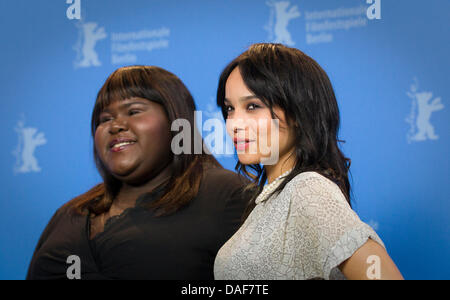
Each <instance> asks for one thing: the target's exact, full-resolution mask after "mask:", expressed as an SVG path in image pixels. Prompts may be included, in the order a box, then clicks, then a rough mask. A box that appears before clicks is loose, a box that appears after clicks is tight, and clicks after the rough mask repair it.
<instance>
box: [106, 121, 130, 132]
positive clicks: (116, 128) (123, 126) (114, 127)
mask: <svg viewBox="0 0 450 300" xmlns="http://www.w3.org/2000/svg"><path fill="white" fill-rule="evenodd" d="M127 130H128V122H127V120H126V118H123V117H117V118H115V119H114V120H112V122H111V127H110V129H109V132H110V133H111V134H116V133H119V132H121V131H127Z"/></svg>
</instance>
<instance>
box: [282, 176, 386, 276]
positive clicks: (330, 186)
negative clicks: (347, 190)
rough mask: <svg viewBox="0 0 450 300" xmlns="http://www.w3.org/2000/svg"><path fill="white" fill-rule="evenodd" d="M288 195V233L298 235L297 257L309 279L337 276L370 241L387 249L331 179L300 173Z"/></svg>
mask: <svg viewBox="0 0 450 300" xmlns="http://www.w3.org/2000/svg"><path fill="white" fill-rule="evenodd" d="M286 195H287V196H288V197H291V206H290V212H289V218H288V222H287V227H288V228H289V227H290V229H288V230H287V232H293V233H295V234H293V241H292V243H293V245H292V246H293V247H294V248H293V249H294V251H296V253H295V255H294V257H295V259H296V260H297V261H298V265H299V266H300V267H301V268H302V270H299V271H300V272H301V273H303V274H304V275H306V277H307V278H316V277H319V278H324V279H330V274H331V273H333V274H336V270H335V268H336V267H337V266H339V265H340V264H341V263H342V262H344V261H345V260H346V259H348V258H349V257H351V256H352V254H353V253H354V252H355V251H356V250H358V249H359V248H360V247H361V246H362V245H363V244H364V243H365V242H366V241H367V239H368V238H371V239H373V240H374V241H376V242H378V243H379V244H380V245H382V246H383V247H384V244H383V242H382V241H381V239H380V238H379V237H378V235H377V234H376V233H375V231H374V230H373V229H372V228H371V227H370V226H368V225H367V224H365V223H363V222H362V221H361V220H360V219H359V217H358V216H357V214H356V213H355V212H354V211H353V210H352V209H351V207H350V205H349V204H348V203H347V200H346V199H345V196H344V195H343V194H342V192H341V191H340V189H339V187H338V186H337V185H336V184H335V183H333V182H332V181H330V180H329V179H328V178H326V177H324V176H322V175H320V174H318V173H315V172H305V173H302V174H299V175H298V176H296V177H295V178H294V179H293V180H292V181H291V182H290V183H289V184H288V185H286ZM332 271H333V272H332ZM338 273H340V272H338ZM331 277H333V275H332V276H331Z"/></svg>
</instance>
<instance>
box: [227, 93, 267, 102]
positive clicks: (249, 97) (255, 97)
mask: <svg viewBox="0 0 450 300" xmlns="http://www.w3.org/2000/svg"><path fill="white" fill-rule="evenodd" d="M252 99H259V98H258V97H257V96H256V95H249V96H244V97H240V98H239V101H241V102H245V101H249V100H252ZM223 102H228V103H231V101H230V100H228V99H227V98H225V99H224V101H223Z"/></svg>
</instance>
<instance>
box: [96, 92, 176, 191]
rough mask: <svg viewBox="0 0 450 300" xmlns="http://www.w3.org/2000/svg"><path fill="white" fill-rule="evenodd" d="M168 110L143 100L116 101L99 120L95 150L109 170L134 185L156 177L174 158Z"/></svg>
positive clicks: (103, 112)
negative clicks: (171, 147) (171, 148)
mask: <svg viewBox="0 0 450 300" xmlns="http://www.w3.org/2000/svg"><path fill="white" fill-rule="evenodd" d="M170 139H171V135H170V125H169V120H168V118H167V115H166V112H165V110H164V107H163V106H162V105H160V104H158V103H156V102H152V101H149V100H147V99H143V98H129V99H125V100H122V101H113V102H112V103H111V104H110V105H109V106H108V107H106V108H105V109H104V110H103V111H102V112H101V113H100V116H99V125H98V127H97V129H96V131H95V137H94V141H95V149H96V151H97V154H98V157H99V158H100V160H101V161H102V163H103V164H104V166H105V167H106V169H107V170H108V171H109V172H110V173H111V174H112V175H113V176H114V177H116V178H117V179H119V180H121V181H122V182H127V183H130V184H139V183H143V182H146V181H148V180H150V179H151V178H153V177H154V176H156V175H157V174H158V173H159V172H160V171H161V170H162V168H164V167H165V166H166V165H167V163H168V162H169V159H170V158H171V150H170Z"/></svg>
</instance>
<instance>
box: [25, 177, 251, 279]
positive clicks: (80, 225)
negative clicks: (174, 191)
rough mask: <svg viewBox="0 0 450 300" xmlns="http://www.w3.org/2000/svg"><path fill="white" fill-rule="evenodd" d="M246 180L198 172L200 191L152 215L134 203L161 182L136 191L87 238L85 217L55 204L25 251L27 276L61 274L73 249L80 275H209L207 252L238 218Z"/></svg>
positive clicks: (55, 276) (235, 226)
mask: <svg viewBox="0 0 450 300" xmlns="http://www.w3.org/2000/svg"><path fill="white" fill-rule="evenodd" d="M247 183H248V182H247V181H245V180H244V179H243V177H242V176H240V175H237V174H235V173H234V172H231V171H229V170H226V169H223V168H213V169H208V170H205V171H204V176H203V180H202V182H201V185H200V190H199V193H198V195H197V197H195V198H194V199H193V200H192V201H191V203H190V204H188V205H187V206H185V207H184V208H182V209H181V210H179V211H177V212H176V213H174V214H172V215H169V216H163V217H155V216H153V214H152V213H151V211H149V210H148V209H146V208H144V207H143V206H142V204H144V203H148V201H153V200H155V199H157V197H158V196H160V195H161V191H162V189H158V190H155V191H153V192H152V193H150V194H145V195H142V196H140V197H139V198H138V199H137V201H136V206H135V207H132V208H128V209H126V210H124V211H123V212H122V214H120V215H119V216H116V217H112V218H110V219H109V220H108V221H107V222H106V224H105V226H104V231H103V232H100V233H98V234H97V235H96V236H95V237H94V238H93V239H92V240H90V239H89V233H90V228H89V226H90V221H89V220H90V217H89V216H86V215H74V214H72V213H69V211H68V210H67V209H62V208H60V209H58V210H57V211H56V213H55V214H54V215H53V217H52V219H51V220H50V222H49V223H48V225H47V227H46V228H45V230H44V232H43V233H42V235H41V237H40V240H39V242H38V244H37V247H36V250H35V252H34V254H33V257H32V260H31V263H30V266H29V269H28V274H27V279H67V275H66V274H67V270H68V268H69V267H71V266H72V265H73V263H74V261H69V262H67V258H68V257H69V256H71V255H77V256H78V257H79V258H80V263H81V265H80V266H81V270H80V271H81V279H181V280H197V279H201V280H203V279H206V280H210V279H214V274H213V266H214V259H215V257H216V254H217V251H218V250H219V249H220V247H221V246H222V245H223V244H224V243H225V242H226V241H227V240H228V239H229V238H230V237H231V236H232V235H233V234H234V232H235V231H236V230H237V229H238V227H239V225H240V223H241V216H242V213H243V211H244V208H245V205H246V202H247V201H246V200H245V199H243V198H244V197H243V196H242V193H241V190H242V188H243V186H244V185H245V184H247Z"/></svg>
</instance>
